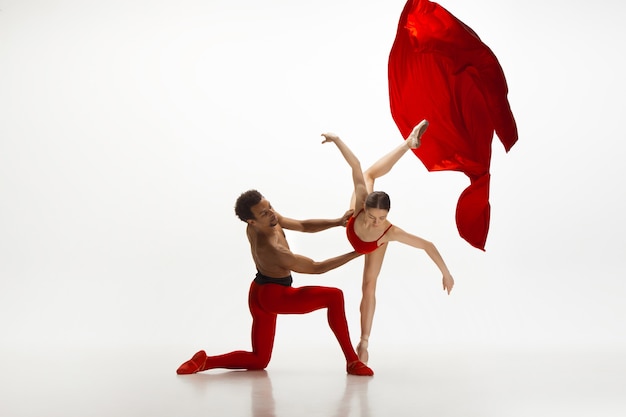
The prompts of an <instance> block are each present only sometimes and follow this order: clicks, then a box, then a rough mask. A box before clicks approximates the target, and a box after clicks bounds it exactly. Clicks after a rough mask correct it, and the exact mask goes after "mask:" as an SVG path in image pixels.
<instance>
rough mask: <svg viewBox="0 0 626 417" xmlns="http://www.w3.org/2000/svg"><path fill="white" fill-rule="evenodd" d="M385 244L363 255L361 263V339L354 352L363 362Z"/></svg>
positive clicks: (367, 358) (367, 357) (385, 248)
mask: <svg viewBox="0 0 626 417" xmlns="http://www.w3.org/2000/svg"><path fill="white" fill-rule="evenodd" d="M386 251H387V245H383V246H381V247H379V248H378V249H376V250H375V251H374V252H372V253H369V254H367V255H365V262H364V265H363V283H362V287H361V288H362V291H363V295H362V297H361V306H360V310H361V339H360V341H359V344H358V345H357V347H356V353H357V354H358V355H359V359H360V360H361V361H362V362H363V363H367V361H368V360H369V353H368V351H367V348H368V342H369V338H370V334H371V332H372V322H373V321H374V311H375V310H376V282H377V281H378V275H379V274H380V269H381V268H382V265H383V259H384V257H385V252H386Z"/></svg>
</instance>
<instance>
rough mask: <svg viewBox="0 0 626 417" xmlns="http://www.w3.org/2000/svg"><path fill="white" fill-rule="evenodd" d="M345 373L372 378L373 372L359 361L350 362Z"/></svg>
mask: <svg viewBox="0 0 626 417" xmlns="http://www.w3.org/2000/svg"><path fill="white" fill-rule="evenodd" d="M346 371H348V374H349V375H357V376H374V371H372V370H371V369H370V368H369V367H368V366H367V365H366V364H364V363H363V362H361V361H354V362H350V363H349V364H348V366H347V367H346Z"/></svg>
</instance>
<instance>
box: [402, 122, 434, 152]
mask: <svg viewBox="0 0 626 417" xmlns="http://www.w3.org/2000/svg"><path fill="white" fill-rule="evenodd" d="M429 124H430V123H428V120H426V119H424V120H422V121H421V122H419V124H418V125H417V126H415V127H414V128H413V130H412V131H411V134H410V135H409V137H408V138H406V141H407V142H408V143H409V148H411V149H417V148H419V147H420V145H421V144H422V135H423V134H424V132H426V129H428V125H429Z"/></svg>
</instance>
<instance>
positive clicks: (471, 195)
mask: <svg viewBox="0 0 626 417" xmlns="http://www.w3.org/2000/svg"><path fill="white" fill-rule="evenodd" d="M388 75H389V101H390V107H391V114H392V117H393V119H394V121H395V123H396V125H397V126H398V129H399V130H400V133H402V136H403V137H407V136H408V135H409V133H410V132H411V130H412V129H413V127H414V126H415V125H416V124H418V123H419V122H420V121H421V120H422V119H427V120H428V121H429V122H430V125H429V127H428V131H427V133H426V135H427V136H426V137H425V140H423V141H422V145H421V146H420V147H419V148H418V149H416V150H414V153H415V155H417V157H418V158H419V159H420V160H421V161H422V163H423V164H424V165H425V166H426V169H428V171H443V170H454V171H460V172H463V173H465V174H466V175H467V176H468V177H469V179H470V185H469V186H468V187H467V188H466V189H465V190H464V191H463V192H462V193H461V196H460V197H459V200H458V203H457V207H456V224H457V229H458V231H459V234H460V236H461V237H462V238H463V239H465V240H466V241H467V242H469V243H470V244H471V245H472V246H474V247H476V248H478V249H481V250H485V243H486V241H487V233H488V231H489V219H490V205H489V182H490V172H489V166H490V162H491V143H492V139H493V134H494V131H495V133H496V134H497V135H498V138H499V139H500V141H501V142H502V144H503V145H504V148H505V150H506V152H508V151H509V150H510V149H511V147H512V146H513V145H514V144H515V142H516V141H517V125H516V123H515V119H514V117H513V113H512V112H511V107H510V105H509V101H508V98H507V94H508V87H507V84H506V80H505V77H504V72H503V71H502V68H501V66H500V63H499V62H498V59H497V58H496V56H495V55H494V54H493V52H492V51H491V49H489V47H487V45H485V44H484V43H483V42H482V41H481V40H480V38H479V37H478V35H476V33H474V31H473V30H472V29H471V28H469V27H468V26H467V25H465V24H464V23H463V22H461V21H460V20H458V19H457V18H456V17H454V16H453V15H452V14H451V13H450V12H448V11H447V10H446V9H444V8H443V7H441V6H440V5H439V4H437V3H434V2H430V1H428V0H408V2H407V3H406V5H405V7H404V10H403V11H402V15H401V16H400V21H399V23H398V31H397V34H396V38H395V40H394V43H393V46H392V48H391V52H390V54H389V72H388Z"/></svg>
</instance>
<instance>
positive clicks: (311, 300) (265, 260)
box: [176, 190, 374, 376]
mask: <svg viewBox="0 0 626 417" xmlns="http://www.w3.org/2000/svg"><path fill="white" fill-rule="evenodd" d="M235 214H236V215H237V217H239V219H241V220H242V221H243V222H246V223H247V224H248V226H247V228H246V233H247V235H248V240H249V241H250V250H251V253H252V258H253V260H254V263H255V265H256V268H257V274H256V277H255V278H254V280H253V281H252V283H251V285H250V292H249V295H248V305H249V306H250V312H251V313H252V319H253V321H252V351H251V352H248V351H241V350H239V351H234V352H230V353H226V354H223V355H218V356H207V354H206V353H205V351H204V350H201V351H199V352H197V353H196V354H195V355H193V357H192V358H191V359H190V360H188V361H187V362H185V363H183V364H182V365H181V366H180V367H179V368H178V370H177V371H176V373H178V374H193V373H196V372H201V371H206V370H207V369H215V368H225V369H248V370H252V369H265V367H267V365H268V364H269V361H270V358H271V356H272V349H273V346H274V334H275V332H276V318H277V315H278V314H305V313H310V312H312V311H315V310H319V309H322V308H327V309H328V324H329V325H330V328H331V329H332V331H333V333H334V334H335V337H336V338H337V341H338V342H339V345H340V346H341V349H342V350H343V354H344V356H345V358H346V371H347V372H348V374H351V375H362V376H371V375H374V372H373V371H372V370H371V369H370V368H369V367H367V365H365V364H364V363H363V362H361V361H360V360H359V358H358V356H357V354H356V352H355V351H354V349H353V347H352V343H351V342H350V335H349V332H348V323H347V320H346V313H345V310H344V298H343V292H342V291H341V290H340V289H338V288H331V287H321V286H304V287H298V288H294V287H292V286H291V284H292V281H293V280H292V277H291V272H292V271H293V272H299V273H302V274H322V273H324V272H327V271H330V270H331V269H335V268H337V267H339V266H341V265H344V264H345V263H347V262H349V261H351V260H352V259H355V258H356V257H358V256H360V254H359V253H357V252H356V251H353V252H349V253H346V254H343V255H340V256H337V257H334V258H330V259H327V260H325V261H321V262H316V261H313V260H312V259H310V258H307V257H305V256H302V255H297V254H294V253H293V252H291V250H290V249H289V244H288V243H287V239H286V237H285V233H284V231H283V228H285V229H289V230H297V231H300V232H319V231H322V230H325V229H328V228H330V227H334V226H345V224H346V222H347V220H348V218H349V217H350V216H351V215H352V211H348V212H347V213H346V214H345V215H344V216H343V217H342V218H340V219H334V220H302V221H301V220H294V219H289V218H286V217H283V216H281V215H280V214H278V213H277V212H275V211H274V209H273V208H272V206H271V204H270V203H269V201H267V200H266V199H265V198H264V197H263V195H261V193H259V192H258V191H257V190H249V191H246V192H244V193H242V194H241V195H240V196H239V198H238V199H237V202H236V203H235Z"/></svg>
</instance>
